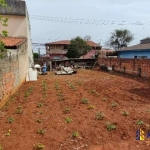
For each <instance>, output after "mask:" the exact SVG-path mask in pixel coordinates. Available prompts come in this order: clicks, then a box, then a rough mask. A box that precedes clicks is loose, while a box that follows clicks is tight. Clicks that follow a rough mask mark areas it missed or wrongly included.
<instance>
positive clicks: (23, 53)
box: [0, 0, 33, 106]
mask: <svg viewBox="0 0 150 150" xmlns="http://www.w3.org/2000/svg"><path fill="white" fill-rule="evenodd" d="M6 3H7V6H8V7H7V8H5V7H2V6H1V8H0V14H1V15H2V16H3V17H9V20H8V26H7V27H4V26H2V24H0V33H1V31H3V30H6V31H8V36H9V37H3V36H0V41H2V42H4V44H5V49H6V50H7V51H6V52H5V53H4V57H3V59H0V79H1V82H0V106H1V104H2V103H4V102H5V100H7V98H8V97H9V96H10V95H11V94H13V93H14V92H15V91H16V90H17V89H18V88H19V86H20V85H21V84H22V83H23V82H24V81H25V80H26V76H27V75H28V70H29V68H30V67H31V66H32V65H33V53H32V44H31V43H32V42H31V37H30V22H29V16H28V12H27V7H26V3H25V1H21V0H6ZM10 8H11V10H10Z"/></svg>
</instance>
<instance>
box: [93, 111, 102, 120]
mask: <svg viewBox="0 0 150 150" xmlns="http://www.w3.org/2000/svg"><path fill="white" fill-rule="evenodd" d="M95 119H96V120H103V119H104V114H103V113H101V112H98V113H97V114H96V117H95Z"/></svg>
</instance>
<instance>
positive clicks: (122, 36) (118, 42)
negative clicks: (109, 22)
mask: <svg viewBox="0 0 150 150" xmlns="http://www.w3.org/2000/svg"><path fill="white" fill-rule="evenodd" d="M133 39H134V37H133V34H132V33H131V32H130V31H129V30H127V29H122V30H117V29H116V30H114V31H113V32H112V33H111V37H110V38H109V40H108V41H107V42H106V45H107V46H110V47H113V48H114V49H116V50H118V49H120V48H123V47H127V46H128V44H129V43H130V42H131V41H132V40H133Z"/></svg>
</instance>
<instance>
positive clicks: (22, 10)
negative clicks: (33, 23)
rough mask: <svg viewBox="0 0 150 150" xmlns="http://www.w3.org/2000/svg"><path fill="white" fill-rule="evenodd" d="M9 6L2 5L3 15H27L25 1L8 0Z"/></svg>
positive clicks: (0, 12) (0, 10)
mask: <svg viewBox="0 0 150 150" xmlns="http://www.w3.org/2000/svg"><path fill="white" fill-rule="evenodd" d="M6 3H7V6H8V7H1V9H0V14H1V15H15V16H25V15H26V5H25V1H21V0H6Z"/></svg>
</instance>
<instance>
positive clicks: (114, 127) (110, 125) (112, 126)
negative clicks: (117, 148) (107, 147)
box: [106, 122, 116, 131]
mask: <svg viewBox="0 0 150 150" xmlns="http://www.w3.org/2000/svg"><path fill="white" fill-rule="evenodd" d="M106 128H107V130H108V131H111V130H115V129H116V126H115V125H113V124H111V123H109V122H108V123H106Z"/></svg>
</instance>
